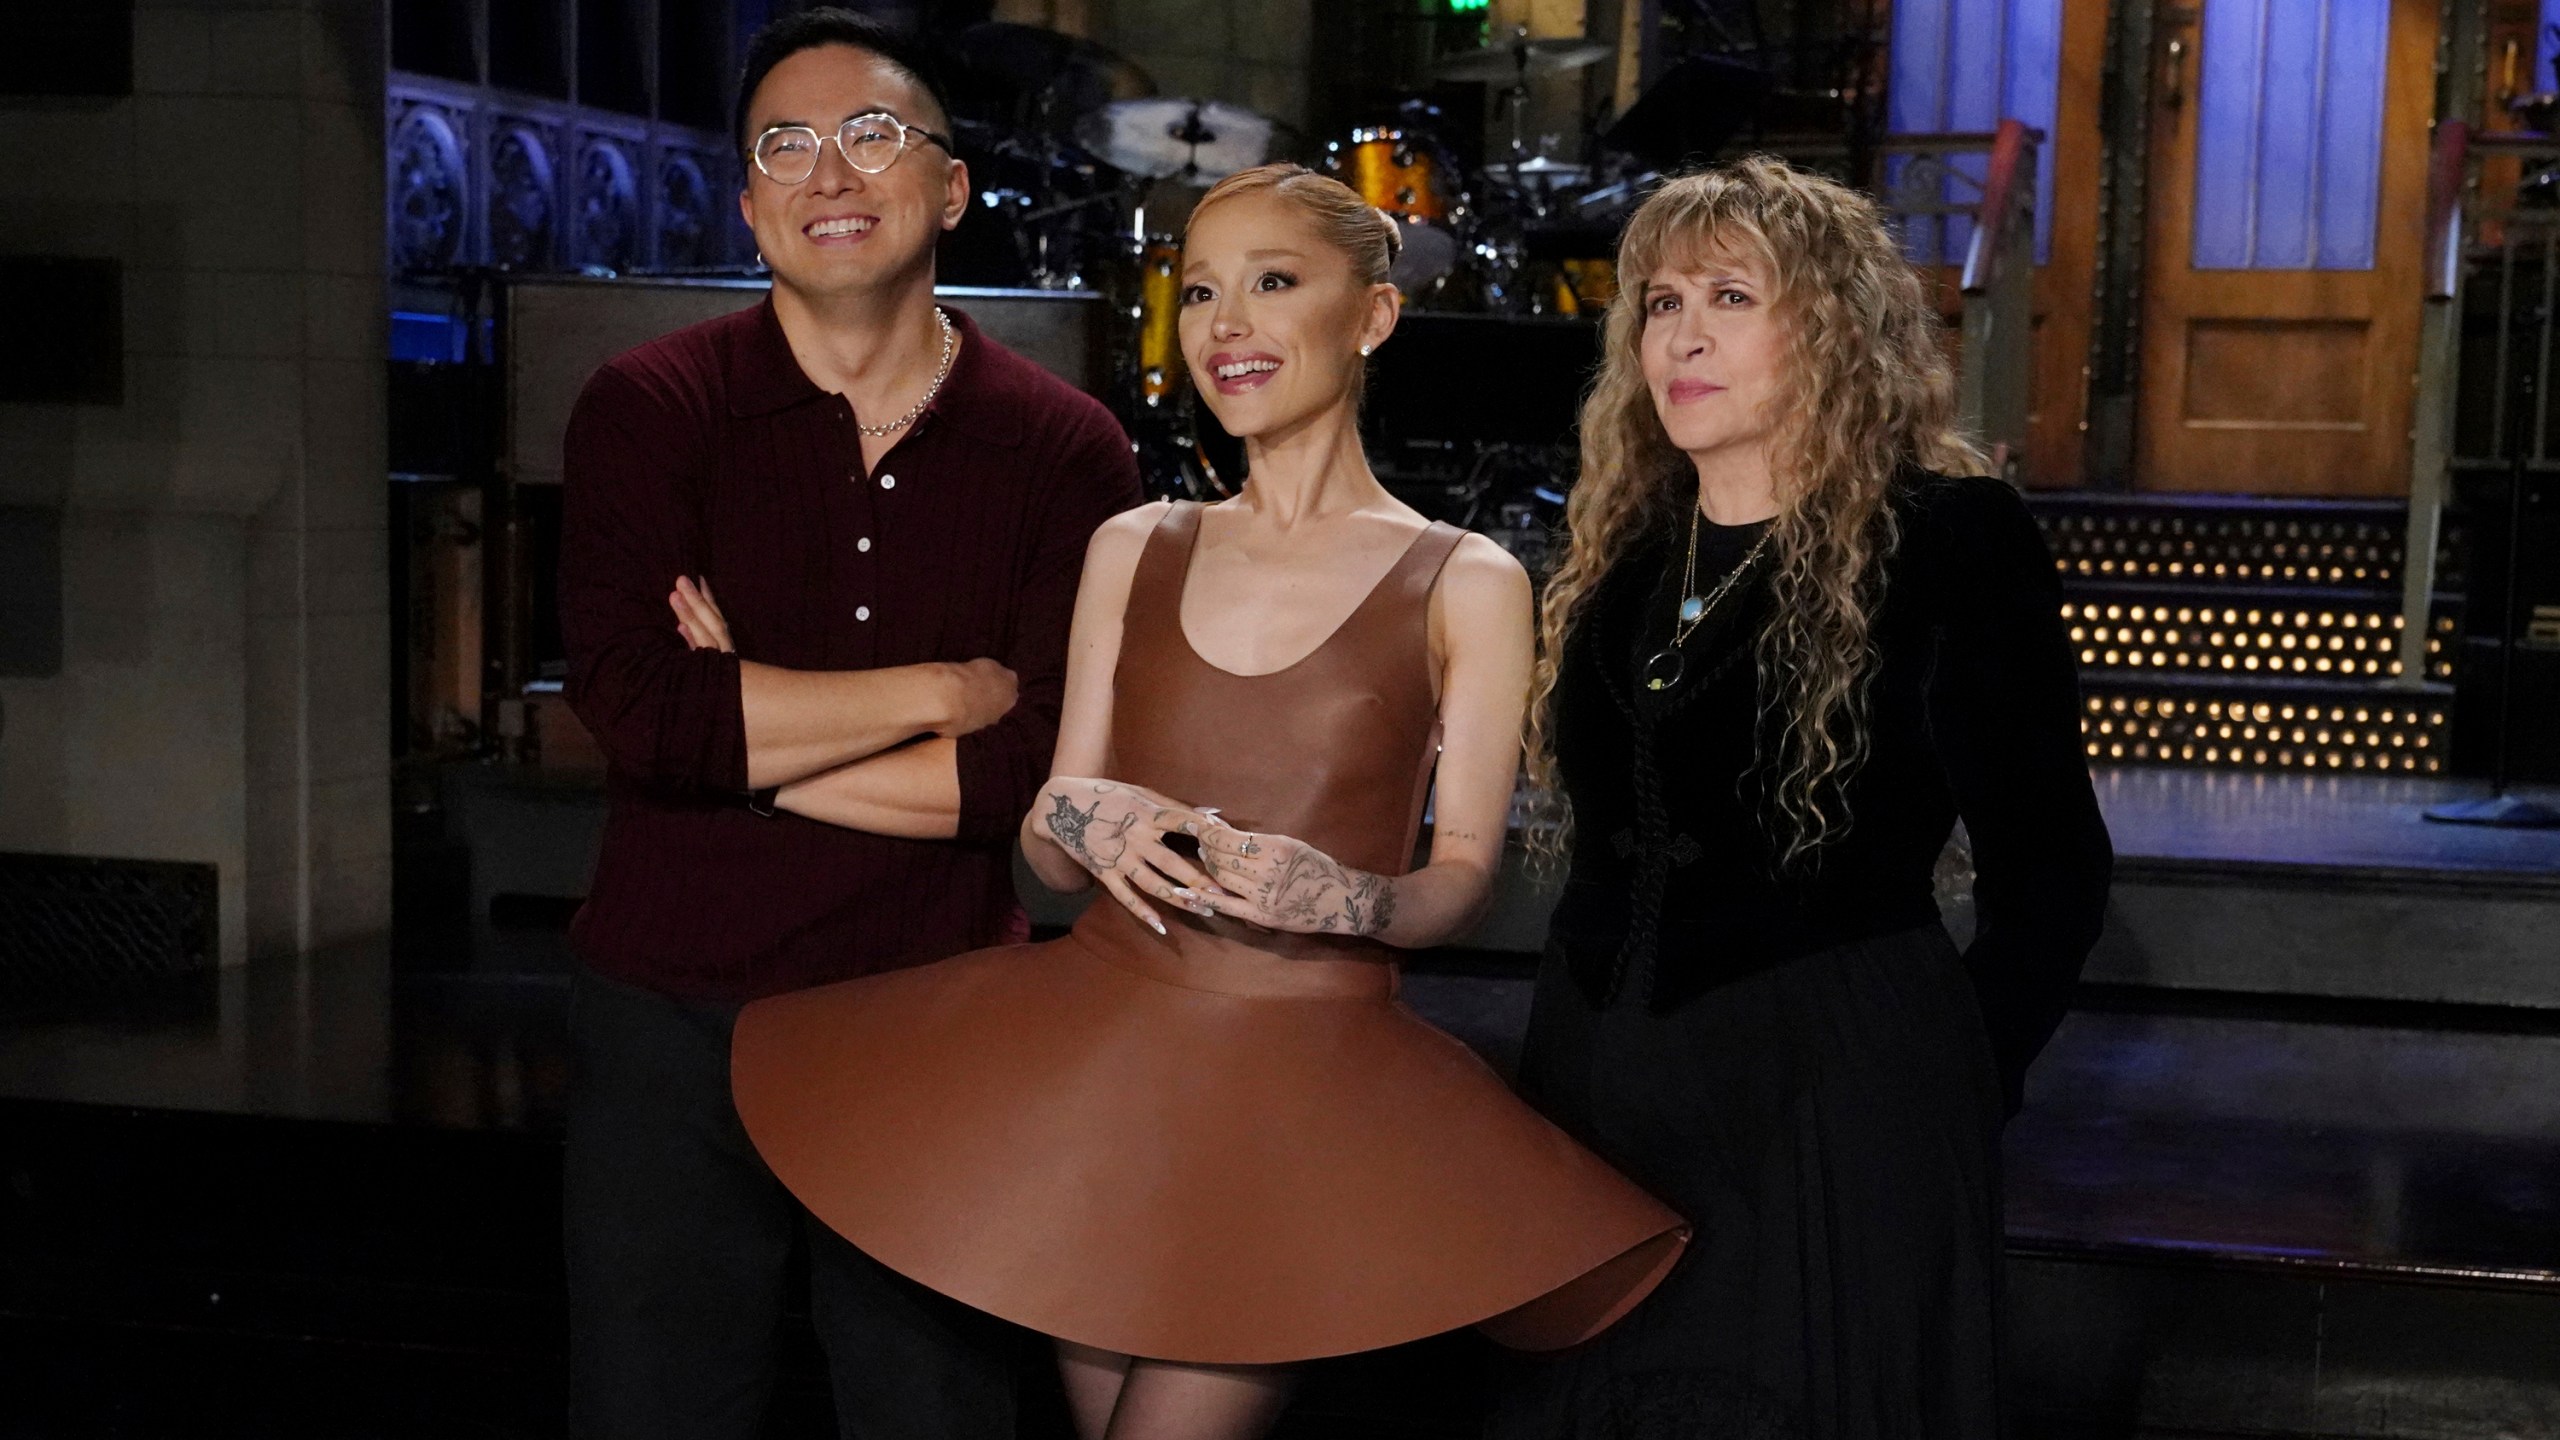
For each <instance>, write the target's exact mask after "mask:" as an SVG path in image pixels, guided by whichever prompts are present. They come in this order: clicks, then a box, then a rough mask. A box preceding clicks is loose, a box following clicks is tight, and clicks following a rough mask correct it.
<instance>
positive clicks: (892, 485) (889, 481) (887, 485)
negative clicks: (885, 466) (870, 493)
mask: <svg viewBox="0 0 2560 1440" xmlns="http://www.w3.org/2000/svg"><path fill="white" fill-rule="evenodd" d="M880 488H881V489H883V490H895V489H897V488H898V477H897V476H895V475H883V476H881V477H880Z"/></svg>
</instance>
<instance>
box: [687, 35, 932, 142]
mask: <svg viewBox="0 0 2560 1440" xmlns="http://www.w3.org/2000/svg"><path fill="white" fill-rule="evenodd" d="M821 45H850V46H852V47H853V48H855V49H856V50H867V51H869V52H870V53H871V54H873V55H877V56H879V57H880V58H881V59H883V60H886V61H887V62H889V65H890V67H891V68H892V69H895V70H897V71H899V72H900V73H901V74H904V75H905V76H906V77H907V78H908V79H909V80H911V81H913V82H915V86H916V88H917V89H919V90H922V91H923V92H924V93H925V98H926V99H928V100H931V101H932V102H933V108H934V109H935V110H936V111H938V112H940V113H939V114H935V115H931V116H925V115H901V116H899V117H898V118H899V119H901V120H904V121H906V122H907V123H908V124H910V125H914V124H919V123H921V124H935V123H939V124H942V125H946V126H947V125H948V124H950V116H951V107H950V105H949V103H948V102H946V101H945V100H944V99H943V98H942V86H941V85H940V84H939V83H938V82H937V81H936V79H935V70H936V68H937V67H936V66H935V64H934V56H933V52H932V51H931V50H929V49H928V48H926V47H925V46H924V45H921V44H919V43H917V41H916V40H915V39H914V38H913V37H911V36H908V35H905V34H903V33H901V32H899V31H896V30H893V29H891V28H889V27H888V26H886V25H883V24H881V23H880V22H879V21H877V20H874V19H872V18H871V17H870V16H868V15H863V14H859V13H857V12H855V11H852V10H847V9H845V8H844V7H842V6H840V5H820V6H817V7H815V8H814V9H809V10H803V11H800V12H799V13H797V14H794V15H785V16H783V17H781V18H780V19H777V20H774V21H771V22H769V23H767V24H766V25H765V27H764V28H763V29H761V30H758V31H757V32H756V33H755V38H753V39H751V40H749V41H748V42H747V63H746V65H745V66H744V67H743V68H742V69H741V70H740V72H739V75H738V104H737V108H736V110H735V111H734V112H732V114H731V115H730V118H729V137H730V138H731V139H732V140H735V141H736V142H737V144H738V153H739V155H740V156H741V157H744V156H745V155H746V154H747V153H748V152H749V151H750V150H752V149H753V148H754V143H755V142H754V141H753V140H752V139H751V138H750V137H749V136H748V134H747V107H748V106H749V105H752V104H754V103H755V98H756V87H757V86H759V85H762V84H763V83H764V77H765V76H767V75H769V74H772V73H773V67H774V66H776V65H779V64H781V63H782V62H783V61H785V60H788V59H790V58H791V57H792V56H794V55H797V54H799V53H800V52H801V51H803V50H815V49H817V48H818V47H819V46H821Z"/></svg>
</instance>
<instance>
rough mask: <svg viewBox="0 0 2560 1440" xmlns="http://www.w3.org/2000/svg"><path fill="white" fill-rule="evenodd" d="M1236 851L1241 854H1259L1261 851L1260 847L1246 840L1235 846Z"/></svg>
mask: <svg viewBox="0 0 2560 1440" xmlns="http://www.w3.org/2000/svg"><path fill="white" fill-rule="evenodd" d="M1236 852H1237V853H1238V854H1241V855H1259V854H1261V853H1262V847H1261V846H1259V845H1256V844H1254V843H1253V842H1252V841H1250V840H1247V841H1245V842H1244V843H1243V844H1241V845H1238V846H1237V847H1236Z"/></svg>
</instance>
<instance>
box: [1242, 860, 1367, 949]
mask: <svg viewBox="0 0 2560 1440" xmlns="http://www.w3.org/2000/svg"><path fill="white" fill-rule="evenodd" d="M1251 899H1252V900H1253V902H1254V903H1255V904H1256V905H1259V906H1260V907H1261V908H1262V909H1263V910H1264V911H1266V912H1267V913H1269V914H1270V915H1271V916H1272V917H1273V918H1274V919H1277V920H1280V921H1282V922H1284V923H1285V924H1287V925H1289V926H1290V927H1292V928H1295V929H1302V930H1309V931H1313V932H1315V933H1317V934H1322V935H1376V934H1378V933H1379V932H1380V931H1382V930H1385V929H1386V928H1387V926H1389V925H1391V924H1393V923H1394V922H1395V915H1396V888H1395V882H1394V881H1393V880H1390V879H1388V878H1387V877H1386V876H1383V875H1372V874H1370V873H1369V872H1368V871H1366V870H1353V869H1350V868H1349V867H1347V866H1345V865H1343V864H1341V863H1340V862H1338V861H1336V860H1334V859H1333V858H1332V857H1331V856H1328V855H1326V854H1325V853H1324V852H1323V851H1321V850H1318V849H1316V848H1314V847H1313V846H1310V845H1299V846H1297V847H1295V848H1294V849H1292V850H1291V851H1290V853H1289V858H1288V860H1287V862H1286V863H1284V864H1283V865H1282V866H1281V867H1280V871H1279V873H1278V874H1277V875H1274V876H1272V877H1271V878H1270V879H1268V880H1264V881H1261V882H1259V883H1257V884H1256V885H1254V887H1253V894H1252V895H1251Z"/></svg>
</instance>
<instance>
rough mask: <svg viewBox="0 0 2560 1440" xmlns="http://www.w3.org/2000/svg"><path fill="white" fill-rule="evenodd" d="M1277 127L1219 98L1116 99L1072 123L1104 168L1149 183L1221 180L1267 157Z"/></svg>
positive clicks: (1259, 162)
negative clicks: (1141, 178) (1179, 180)
mask: <svg viewBox="0 0 2560 1440" xmlns="http://www.w3.org/2000/svg"><path fill="white" fill-rule="evenodd" d="M1277 128H1278V126H1277V123H1276V122H1274V121H1273V120H1272V119H1271V118H1270V117H1269V116H1266V115H1261V114H1257V113H1256V112H1254V111H1251V110H1247V109H1245V108H1244V107H1243V106H1241V105H1230V104H1227V103H1226V102H1225V101H1223V100H1186V99H1181V98H1166V99H1141V100H1115V101H1113V102H1111V103H1110V104H1107V105H1104V106H1102V107H1101V108H1099V109H1097V110H1094V111H1092V112H1091V113H1089V114H1087V115H1085V116H1084V117H1083V118H1082V119H1080V120H1078V121H1077V122H1076V127H1075V133H1076V138H1077V139H1078V140H1080V141H1082V142H1083V144H1084V146H1085V148H1086V149H1088V150H1091V151H1092V152H1093V153H1094V154H1096V155H1098V156H1100V157H1101V158H1102V159H1103V160H1104V161H1105V162H1107V163H1108V164H1110V165H1112V166H1114V167H1116V168H1118V169H1121V170H1125V171H1127V172H1128V173H1130V174H1132V175H1142V176H1145V177H1147V178H1148V179H1151V180H1162V179H1169V178H1177V177H1178V178H1180V179H1183V180H1186V181H1190V182H1193V183H1202V182H1210V181H1217V180H1223V179H1225V178H1226V177H1227V176H1229V175H1233V174H1235V173H1236V172H1237V171H1239V170H1249V169H1251V168H1253V167H1254V166H1256V165H1259V164H1261V163H1262V162H1263V160H1264V159H1266V158H1267V157H1268V156H1269V155H1270V153H1271V140H1272V136H1273V134H1274V132H1275V131H1276V130H1277Z"/></svg>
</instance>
